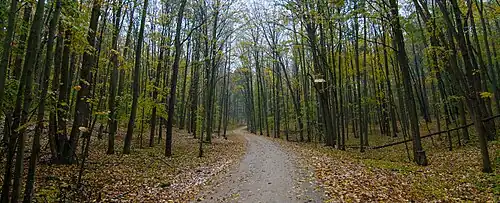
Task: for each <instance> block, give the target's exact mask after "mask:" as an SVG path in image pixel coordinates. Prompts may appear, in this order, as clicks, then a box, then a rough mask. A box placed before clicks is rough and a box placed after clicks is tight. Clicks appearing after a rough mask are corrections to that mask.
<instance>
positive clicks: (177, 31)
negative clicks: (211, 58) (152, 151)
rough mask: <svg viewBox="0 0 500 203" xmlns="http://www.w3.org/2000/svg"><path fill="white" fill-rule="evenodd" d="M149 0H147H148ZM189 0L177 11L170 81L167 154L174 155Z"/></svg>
mask: <svg viewBox="0 0 500 203" xmlns="http://www.w3.org/2000/svg"><path fill="white" fill-rule="evenodd" d="M146 1H147V0H146ZM186 2H187V0H182V1H181V5H180V7H179V11H178V13H177V25H176V26H177V27H176V29H175V39H174V46H175V56H174V63H173V64H172V81H171V83H170V99H169V100H168V118H167V133H166V135H165V141H166V143H165V156H167V157H171V156H172V127H173V122H174V113H175V112H174V110H175V93H176V88H177V76H178V74H179V62H180V58H181V51H182V50H181V49H182V44H181V28H182V19H183V16H184V7H185V6H186Z"/></svg>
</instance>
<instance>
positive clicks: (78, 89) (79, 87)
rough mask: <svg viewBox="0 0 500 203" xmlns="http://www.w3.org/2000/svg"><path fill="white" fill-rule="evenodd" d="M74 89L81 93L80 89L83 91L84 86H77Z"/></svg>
mask: <svg viewBox="0 0 500 203" xmlns="http://www.w3.org/2000/svg"><path fill="white" fill-rule="evenodd" d="M73 89H74V90H76V91H80V89H82V86H80V85H76V86H74V87H73Z"/></svg>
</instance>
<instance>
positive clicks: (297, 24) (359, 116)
mask: <svg viewBox="0 0 500 203" xmlns="http://www.w3.org/2000/svg"><path fill="white" fill-rule="evenodd" d="M406 3H409V6H407V7H404V8H403V7H401V2H397V1H392V0H389V1H375V2H366V1H342V2H338V1H337V2H327V1H284V2H279V3H276V4H274V5H273V6H269V5H264V4H262V5H260V4H254V5H251V6H250V7H251V9H249V11H248V12H247V14H246V18H245V22H249V23H246V24H247V26H245V28H244V30H243V31H242V32H243V33H244V35H242V36H241V37H240V38H241V39H240V40H239V41H238V47H239V49H238V50H239V51H238V53H237V55H239V59H240V60H239V61H240V64H241V67H237V68H236V71H235V74H236V75H235V76H234V80H235V82H236V83H235V84H236V85H237V86H236V87H237V88H236V90H240V93H236V94H237V95H238V96H239V97H244V98H245V99H246V100H244V104H245V105H243V107H244V109H245V110H246V113H245V114H243V115H245V117H244V118H245V120H246V122H247V124H248V129H249V130H250V131H251V132H252V131H257V130H256V129H258V131H259V134H263V132H262V131H263V130H264V128H267V129H269V130H267V131H268V132H269V131H272V132H273V135H274V137H281V136H284V137H285V138H286V139H289V138H290V129H289V128H288V126H289V124H290V121H294V120H295V121H296V125H295V127H294V128H292V130H291V131H292V132H293V133H292V138H291V139H295V140H298V141H304V140H308V141H312V140H311V139H312V138H311V137H314V138H315V139H317V140H318V141H321V142H324V143H325V144H326V145H327V146H332V147H337V148H339V149H344V150H345V149H346V147H355V148H359V149H360V151H361V152H363V151H365V150H366V149H371V148H373V147H370V146H369V143H373V142H372V141H373V140H370V139H377V140H379V138H376V137H375V138H374V137H373V136H374V135H378V134H382V135H387V136H390V137H394V138H380V140H394V139H399V140H402V141H397V142H395V143H394V144H391V143H388V144H387V146H392V145H397V144H406V143H407V142H412V143H413V145H412V146H411V149H410V148H408V147H407V151H409V150H412V152H413V153H412V154H413V155H411V154H410V153H408V156H409V158H411V159H412V160H413V161H414V162H416V163H417V164H419V165H427V164H428V160H427V155H426V153H425V150H424V147H423V144H422V140H421V139H422V138H421V137H432V136H433V135H440V134H446V145H447V146H448V148H449V149H450V150H452V149H453V145H454V143H456V144H458V145H463V144H464V143H467V142H469V140H470V136H471V135H473V134H471V133H469V132H470V129H468V128H467V127H468V126H469V125H468V123H471V122H472V123H474V130H475V137H477V138H478V140H479V142H478V143H479V146H480V148H481V154H482V160H483V171H485V172H491V163H490V158H489V155H488V149H487V148H488V143H487V142H488V141H487V140H495V139H497V138H496V135H495V134H496V133H495V130H494V129H495V127H496V126H495V121H494V118H495V117H496V116H494V115H493V112H496V110H495V109H497V108H498V107H497V105H498V102H497V100H496V98H495V95H496V92H497V91H498V88H497V84H496V83H497V82H496V80H497V77H498V71H497V70H496V69H495V68H496V67H497V66H495V65H494V64H496V63H494V62H493V61H494V59H493V58H492V57H488V56H489V55H492V52H491V51H489V49H490V48H489V47H490V46H491V45H490V44H492V43H495V41H494V40H493V41H488V42H486V41H485V40H486V39H488V38H489V36H490V35H492V34H495V35H497V34H498V33H499V31H498V30H496V29H495V24H494V23H492V22H493V21H495V19H494V17H492V16H489V17H490V21H488V16H487V15H484V10H485V9H487V7H485V5H486V4H494V2H473V1H465V2H459V1H456V0H450V1H444V0H442V1H436V2H434V3H432V2H424V1H420V0H412V1H408V2H406ZM460 5H465V6H460ZM276 9H281V10H280V12H277V11H276ZM462 10H464V11H462ZM414 11H415V14H412V15H406V13H412V12H414ZM440 22H443V23H440ZM477 22H480V26H477V27H480V29H477V27H476V23H477ZM487 28H491V30H490V29H487ZM490 42H492V43H490ZM495 44H498V43H495ZM249 53H251V54H249ZM488 53H489V54H488ZM490 59H491V62H489V61H490ZM282 83H283V84H284V85H281V84H282ZM283 87H286V88H283ZM237 92H238V91H237ZM301 98H304V99H303V100H301ZM237 101H238V100H236V101H235V102H236V103H235V105H241V104H239V102H237ZM266 105H269V109H270V111H269V114H268V112H267V109H268V108H267V107H266ZM465 107H467V108H465ZM254 116H256V117H255V118H254ZM304 117H305V121H306V122H305V125H303V124H301V119H304ZM443 120H444V121H445V122H442V121H443ZM468 121H469V122H468ZM443 124H444V125H443ZM283 129H284V130H283ZM424 131H427V134H429V135H428V136H424V135H425V134H426V133H424ZM304 132H305V133H306V134H307V138H308V139H304V135H303V133H304ZM433 132H435V133H433ZM455 132H456V133H455ZM455 134H456V135H457V136H454V135H455ZM408 135H409V136H408ZM293 137H294V138H293ZM353 137H354V138H356V139H357V140H359V142H357V143H358V144H356V145H357V146H353V143H352V141H351V140H352V138H353ZM431 139H432V138H431ZM440 139H441V136H439V140H440ZM349 143H350V144H349ZM376 143H380V141H377V142H376ZM380 147H385V145H381V146H375V148H380Z"/></svg>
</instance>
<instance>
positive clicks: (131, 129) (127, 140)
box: [123, 0, 149, 154]
mask: <svg viewBox="0 0 500 203" xmlns="http://www.w3.org/2000/svg"><path fill="white" fill-rule="evenodd" d="M148 2H149V0H144V4H143V8H142V16H141V27H140V29H139V37H138V40H137V46H136V49H135V66H134V82H133V85H132V91H133V95H132V108H131V112H130V118H129V121H128V126H127V135H126V136H125V143H124V145H123V153H124V154H130V145H131V143H132V134H133V133H134V126H135V117H136V114H137V105H138V99H139V84H140V77H139V74H140V69H141V55H142V44H143V43H144V27H145V24H146V14H147V10H148Z"/></svg>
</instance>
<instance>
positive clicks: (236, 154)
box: [36, 131, 245, 202]
mask: <svg viewBox="0 0 500 203" xmlns="http://www.w3.org/2000/svg"><path fill="white" fill-rule="evenodd" d="M228 137H229V138H228V140H225V139H223V138H222V137H220V138H218V137H214V138H213V139H212V144H206V143H204V152H205V153H204V157H202V158H198V145H199V142H198V139H193V138H192V136H191V135H188V134H187V133H186V132H184V131H181V132H179V131H177V132H174V137H173V154H174V155H173V157H171V158H166V157H165V156H164V149H165V147H164V146H165V143H164V142H162V143H161V144H157V143H155V146H154V147H146V145H147V142H146V141H144V143H146V144H145V147H144V148H143V149H139V147H138V146H139V145H138V144H137V143H134V145H133V146H134V147H135V148H134V149H133V151H132V153H131V154H129V155H124V154H121V150H120V149H122V145H121V143H122V141H121V140H117V142H116V144H117V146H116V148H115V149H116V151H117V153H115V154H114V155H106V154H105V153H106V150H105V149H106V142H107V141H106V140H101V141H97V140H94V144H93V146H92V150H91V153H90V155H89V159H88V160H89V162H88V165H87V167H86V170H85V174H84V176H83V182H84V183H83V184H84V187H83V189H79V190H76V189H71V187H73V186H72V184H73V183H74V182H75V177H76V174H77V169H76V166H58V165H52V166H49V165H41V166H40V167H39V175H38V176H37V177H38V179H37V192H36V198H37V200H38V201H39V202H46V201H49V202H52V201H60V200H73V201H80V202H187V201H190V200H192V199H193V198H194V197H195V195H196V194H197V193H198V191H199V190H200V189H201V188H202V187H203V186H204V185H206V184H207V183H209V182H210V180H211V179H212V178H213V176H215V175H217V174H219V173H220V172H223V171H224V170H227V169H228V168H230V166H231V165H233V164H235V163H236V162H238V160H239V159H240V157H241V156H242V155H243V153H244V150H245V140H244V139H242V138H240V137H237V136H231V135H229V136H228ZM118 139H119V138H118ZM134 139H136V140H137V138H134ZM63 186H64V187H67V189H66V190H64V188H63ZM75 190H76V192H75Z"/></svg>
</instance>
